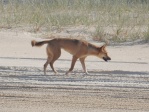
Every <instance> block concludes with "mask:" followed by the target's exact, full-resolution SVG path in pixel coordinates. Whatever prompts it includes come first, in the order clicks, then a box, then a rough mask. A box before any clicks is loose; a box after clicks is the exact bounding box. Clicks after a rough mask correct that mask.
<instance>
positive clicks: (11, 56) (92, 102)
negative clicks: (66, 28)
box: [0, 32, 149, 112]
mask: <svg viewBox="0 0 149 112" xmlns="http://www.w3.org/2000/svg"><path fill="white" fill-rule="evenodd" d="M0 35H1V36H0V37H1V41H0V48H1V49H0V110H1V112H24V111H28V112H49V111H50V112H145V111H146V112H147V111H149V69H148V67H149V50H148V49H149V46H148V45H134V46H109V47H108V48H107V49H108V51H109V55H110V56H111V58H112V61H111V62H109V63H106V62H104V61H102V60H100V59H98V58H96V57H94V58H93V57H89V58H87V62H86V66H87V68H88V71H89V73H90V74H89V75H84V74H83V73H82V67H81V65H80V63H79V62H77V63H76V66H75V69H74V72H73V73H72V74H71V75H69V76H66V75H65V72H66V71H67V70H68V69H69V66H70V63H71V62H70V60H71V55H69V54H68V53H66V52H63V53H62V56H61V57H60V59H59V60H58V61H57V62H56V63H55V64H54V66H55V67H56V68H57V70H58V72H59V74H58V75H54V74H53V72H52V71H51V69H50V67H49V69H48V71H47V75H43V68H42V66H43V64H44V63H45V61H46V59H45V57H46V53H45V46H43V47H41V48H32V47H31V46H30V40H31V39H34V38H33V37H32V35H30V34H28V33H24V32H20V33H16V32H0ZM95 44H97V43H95ZM8 46H9V47H8Z"/></svg>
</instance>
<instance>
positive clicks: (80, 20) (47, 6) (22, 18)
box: [0, 0, 149, 42]
mask: <svg viewBox="0 0 149 112" xmlns="http://www.w3.org/2000/svg"><path fill="white" fill-rule="evenodd" d="M7 1H9V2H8V3H4V2H2V1H1V2H0V13H1V14H0V28H13V27H31V28H32V30H33V31H34V32H38V31H48V32H50V31H53V29H57V30H59V29H61V28H63V27H68V28H69V27H72V26H74V27H76V26H80V25H83V26H84V27H87V28H90V27H94V28H95V29H96V30H95V31H94V32H92V33H91V35H92V36H93V38H95V39H98V38H99V39H98V40H101V39H102V40H105V39H104V38H106V39H108V40H113V41H117V42H124V41H128V40H134V39H140V38H141V39H146V40H148V34H149V33H148V32H149V30H148V26H149V25H148V24H149V11H148V10H149V3H148V1H147V0H121V1H120V0H112V1H111V0H55V1H53V0H42V1H40V0H26V1H25V0H24V1H23V0H13V1H11V0H7ZM18 1H20V2H18ZM22 1H23V2H22Z"/></svg>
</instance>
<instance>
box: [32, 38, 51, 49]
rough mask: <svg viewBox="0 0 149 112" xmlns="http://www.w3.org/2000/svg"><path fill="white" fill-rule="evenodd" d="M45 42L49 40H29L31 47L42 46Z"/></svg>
mask: <svg viewBox="0 0 149 112" xmlns="http://www.w3.org/2000/svg"><path fill="white" fill-rule="evenodd" d="M47 43H49V41H41V42H37V41H35V40H32V41H31V45H32V47H33V46H39V47H40V46H42V45H44V44H47Z"/></svg>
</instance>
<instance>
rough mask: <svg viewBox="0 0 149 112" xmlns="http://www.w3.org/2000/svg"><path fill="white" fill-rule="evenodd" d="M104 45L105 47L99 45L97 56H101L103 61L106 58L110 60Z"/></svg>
mask: <svg viewBox="0 0 149 112" xmlns="http://www.w3.org/2000/svg"><path fill="white" fill-rule="evenodd" d="M105 47H106V45H103V46H102V47H100V51H99V54H98V57H99V58H102V59H103V60H104V61H108V60H111V58H110V57H109V56H108V53H107V51H106V49H105Z"/></svg>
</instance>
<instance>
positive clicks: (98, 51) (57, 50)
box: [31, 38, 111, 74]
mask: <svg viewBox="0 0 149 112" xmlns="http://www.w3.org/2000/svg"><path fill="white" fill-rule="evenodd" d="M43 44H48V45H47V55H48V58H47V61H46V63H45V64H44V74H46V68H47V65H48V64H50V66H51V68H52V70H53V71H54V72H55V73H57V71H56V70H55V69H54V67H53V63H54V62H55V61H56V60H57V59H58V58H59V57H60V55H61V49H64V50H65V51H67V52H69V53H70V54H72V55H73V57H72V63H71V67H70V69H69V71H68V72H66V74H68V73H70V72H71V71H72V70H73V68H74V65H75V63H76V61H77V59H79V60H80V62H81V64H82V67H83V70H84V72H85V73H86V74H88V72H87V70H86V67H85V58H86V57H87V56H89V55H94V56H97V57H99V58H102V59H104V60H105V61H107V60H111V58H110V57H109V56H108V54H107V52H106V50H105V47H106V45H103V46H102V47H98V46H96V45H93V44H91V43H88V42H87V41H83V40H77V39H68V38H56V39H52V40H47V41H41V42H36V41H35V40H32V41H31V45H32V46H42V45H43Z"/></svg>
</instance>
